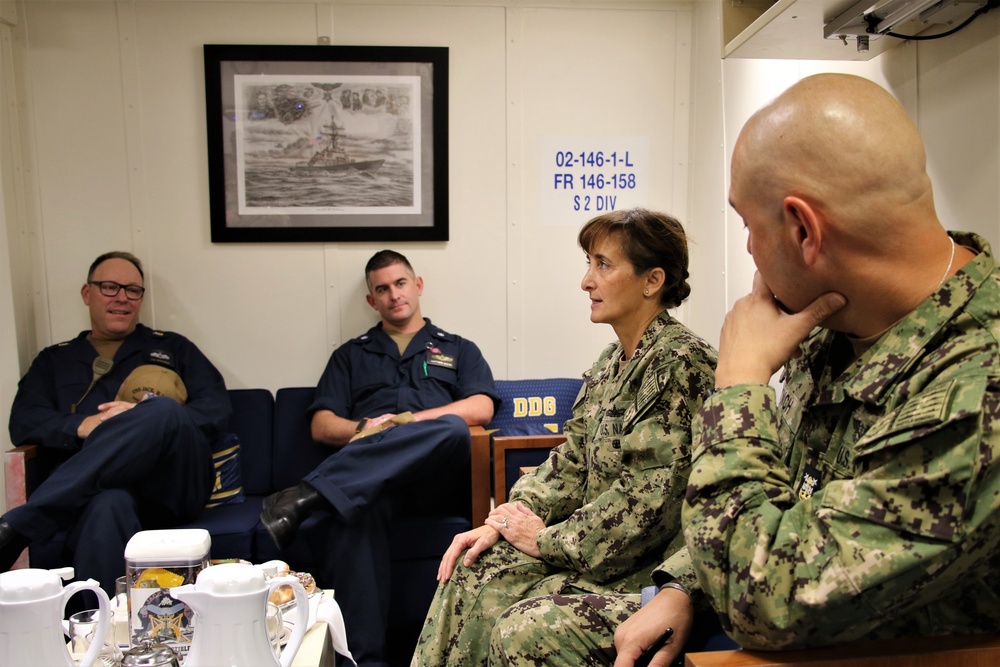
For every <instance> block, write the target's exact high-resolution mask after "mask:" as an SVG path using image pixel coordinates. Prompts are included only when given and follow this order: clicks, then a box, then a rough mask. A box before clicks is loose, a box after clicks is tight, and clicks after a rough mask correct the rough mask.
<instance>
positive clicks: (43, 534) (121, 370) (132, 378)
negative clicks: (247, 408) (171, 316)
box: [0, 252, 232, 601]
mask: <svg viewBox="0 0 1000 667" xmlns="http://www.w3.org/2000/svg"><path fill="white" fill-rule="evenodd" d="M143 278H144V274H143V271H142V263H141V262H140V261H139V259H138V258H136V257H135V256H134V255H132V254H130V253H126V252H109V253H106V254H103V255H101V256H100V257H98V258H97V259H96V260H94V263H93V264H91V266H90V270H89V272H88V274H87V282H86V284H84V285H83V287H82V289H81V290H80V294H81V296H82V297H83V302H84V304H86V305H87V306H88V308H89V309H90V323H91V329H90V330H89V331H83V332H81V333H80V335H78V336H77V337H76V338H74V339H72V340H69V341H66V342H63V343H58V344H57V345H52V346H50V347H48V348H45V349H44V350H42V351H41V352H40V353H39V354H38V356H37V357H36V358H35V360H34V361H33V362H32V364H31V367H30V368H29V369H28V372H27V373H26V374H25V376H24V377H23V378H22V379H21V381H20V383H18V389H17V394H16V395H15V396H14V403H13V406H12V407H11V413H10V436H11V442H13V443H14V445H23V444H28V443H34V444H38V445H40V448H39V450H40V453H39V456H40V457H41V458H42V462H43V465H44V466H45V467H46V468H50V469H51V468H52V467H54V470H53V471H52V473H51V474H50V475H49V476H48V477H47V478H46V479H45V480H44V481H43V482H42V483H41V484H39V486H38V488H36V489H35V490H34V491H33V493H32V495H31V497H30V498H29V499H28V502H27V503H25V504H24V505H20V506H18V507H14V508H12V509H9V510H8V511H7V513H6V514H4V515H3V516H2V517H0V571H6V570H8V569H10V567H11V566H12V565H13V564H14V562H15V561H16V560H17V558H18V556H19V555H20V554H21V551H22V550H23V549H24V548H25V547H26V546H28V545H29V544H31V543H34V544H39V545H41V544H42V543H44V542H45V541H46V540H49V539H50V538H52V537H53V536H54V535H55V534H56V533H58V532H59V531H62V530H65V531H68V535H67V537H66V548H67V551H68V553H66V554H64V556H65V557H66V558H67V559H72V564H73V567H74V569H75V572H76V577H77V578H78V579H80V580H83V579H87V578H93V579H96V580H97V581H99V582H100V584H101V587H102V588H104V590H105V591H107V592H108V593H109V594H111V595H113V594H114V586H115V578H116V577H119V576H121V575H122V574H123V573H124V572H125V562H124V551H125V544H126V542H128V540H129V538H130V537H131V536H132V535H134V534H135V533H136V532H138V531H140V530H148V529H157V528H169V527H172V526H176V525H179V524H182V523H185V522H188V521H191V520H192V519H194V518H195V517H196V516H197V515H198V513H199V512H200V511H201V509H202V508H203V507H204V505H205V503H206V501H207V500H208V498H209V495H210V493H211V491H212V485H213V483H214V471H213V466H212V443H213V441H214V440H215V439H216V438H218V437H220V436H221V435H223V433H224V432H225V430H226V428H227V426H228V422H229V417H230V413H231V412H232V408H231V406H230V403H229V395H228V394H227V393H226V385H225V381H224V380H223V378H222V375H221V374H220V373H219V371H218V370H216V368H215V366H213V365H212V363H211V362H210V361H209V360H208V359H207V358H206V357H205V355H204V354H202V352H201V351H200V350H199V349H198V348H197V347H196V346H195V345H194V343H192V342H191V341H189V340H188V339H187V338H185V337H184V336H182V335H180V334H177V333H172V332H168V331H156V330H153V329H150V328H148V327H146V326H144V325H142V324H140V323H139V310H140V308H141V306H142V300H143V297H144V296H145V288H144V287H143ZM76 599H77V598H76V596H74V601H75V600H76Z"/></svg>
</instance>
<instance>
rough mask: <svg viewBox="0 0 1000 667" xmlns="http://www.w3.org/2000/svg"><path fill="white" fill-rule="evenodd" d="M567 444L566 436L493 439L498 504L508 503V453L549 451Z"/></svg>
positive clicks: (510, 436) (495, 487)
mask: <svg viewBox="0 0 1000 667" xmlns="http://www.w3.org/2000/svg"><path fill="white" fill-rule="evenodd" d="M564 442H566V436H565V435H562V434H556V433H553V434H552V435H506V436H498V437H496V438H493V493H494V496H495V497H496V504H497V505H501V504H503V503H505V502H507V451H508V450H512V449H542V450H549V449H552V448H553V447H557V446H559V445H561V444H562V443H564Z"/></svg>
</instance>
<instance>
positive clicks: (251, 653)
mask: <svg viewBox="0 0 1000 667" xmlns="http://www.w3.org/2000/svg"><path fill="white" fill-rule="evenodd" d="M285 584H289V585H291V587H292V590H293V591H294V593H295V605H296V608H297V609H303V610H307V609H308V608H309V599H308V596H307V595H306V591H305V589H304V588H302V584H301V582H299V580H298V577H294V576H285V577H275V578H273V579H271V580H270V581H267V580H266V579H265V578H264V572H263V571H261V570H260V569H259V568H256V567H254V566H253V565H248V564H245V563H221V564H219V565H212V566H210V567H206V568H205V569H204V570H202V571H201V572H199V573H198V578H197V579H196V580H195V583H193V584H187V585H185V586H178V587H176V588H171V589H170V595H172V596H173V597H175V598H177V599H178V600H180V601H181V602H184V603H186V604H187V605H188V606H190V607H191V609H193V610H194V612H195V620H194V635H193V637H192V638H191V650H190V651H189V652H188V654H187V656H186V657H185V658H184V667H279V666H280V667H290V665H291V664H292V660H293V659H294V658H295V654H296V652H298V650H299V645H300V644H302V638H303V637H304V636H305V634H306V630H307V629H308V628H307V627H306V623H305V622H302V623H296V624H295V629H294V630H293V631H292V636H291V637H290V638H289V640H288V643H287V644H286V645H285V648H284V649H283V650H282V651H281V661H280V662H279V661H278V659H277V658H276V657H275V655H274V650H273V649H272V648H271V642H270V640H269V639H268V636H267V622H266V614H267V599H268V597H269V596H270V595H271V592H272V591H274V589H276V588H278V587H279V586H282V585H285ZM302 618H303V619H305V618H306V616H305V615H303V617H302Z"/></svg>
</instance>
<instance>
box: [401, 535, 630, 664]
mask: <svg viewBox="0 0 1000 667" xmlns="http://www.w3.org/2000/svg"><path fill="white" fill-rule="evenodd" d="M576 578H577V576H576V573H574V572H568V571H566V570H562V569H560V568H556V567H553V566H551V565H549V564H547V563H545V562H544V561H542V560H540V559H538V558H534V557H532V556H528V555H527V554H525V553H522V552H521V551H518V550H517V549H515V548H514V547H512V546H511V545H510V544H509V543H508V542H506V541H504V540H500V541H499V542H497V543H496V544H495V545H493V547H491V548H490V549H488V550H486V551H485V552H484V553H482V554H480V556H479V558H478V559H477V560H476V562H474V563H473V564H472V565H471V566H470V567H465V566H464V565H463V564H462V561H461V559H459V561H458V563H457V564H456V567H455V572H454V573H453V574H452V576H451V579H449V580H448V581H446V582H444V583H442V584H440V585H439V586H438V589H437V592H436V593H435V595H434V600H433V601H432V602H431V606H430V609H429V610H428V612H427V618H426V619H425V620H424V627H423V630H421V632H420V639H419V640H418V641H417V648H416V651H415V652H414V654H413V660H412V662H411V663H410V664H411V667H442V666H444V665H449V666H453V667H459V666H461V667H465V666H471V665H476V666H479V665H485V664H487V657H488V654H489V650H490V633H491V632H492V631H493V624H494V623H495V622H496V621H497V619H498V618H499V617H500V615H501V614H503V613H504V612H505V611H507V609H508V608H509V607H511V606H512V605H514V604H516V603H518V602H520V601H522V600H524V599H526V598H534V597H537V596H546V595H555V594H558V593H565V592H582V591H580V590H579V589H576V588H574V587H573V586H572V583H571V581H572V580H575V579H576ZM635 597H636V601H637V606H638V599H639V598H638V596H635ZM576 664H577V665H579V664H581V663H576ZM595 664H596V663H595Z"/></svg>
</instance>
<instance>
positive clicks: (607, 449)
mask: <svg viewBox="0 0 1000 667" xmlns="http://www.w3.org/2000/svg"><path fill="white" fill-rule="evenodd" d="M621 359H622V347H621V345H620V344H619V343H617V342H616V343H614V344H612V345H609V346H608V347H607V348H606V349H605V350H604V351H603V352H602V354H601V356H600V358H599V359H598V360H597V362H596V363H595V364H594V366H593V367H592V368H591V369H590V371H588V372H587V373H586V374H585V375H584V386H583V389H582V390H581V394H580V396H579V397H578V398H577V401H576V404H575V405H574V406H573V418H572V419H570V420H569V421H567V422H566V425H565V427H564V432H565V435H566V437H567V442H566V443H565V444H563V445H561V446H559V447H557V448H555V449H554V450H553V451H552V453H551V455H550V456H549V458H548V459H547V460H546V461H545V462H544V463H543V464H542V465H541V466H539V468H538V469H537V470H536V471H535V472H534V473H533V474H530V475H525V476H524V477H522V478H521V479H519V480H518V481H517V483H516V484H515V485H514V487H513V489H511V494H510V502H511V503H516V502H521V503H523V504H524V505H526V506H527V507H529V508H531V510H532V511H533V512H534V513H535V514H537V515H538V516H539V517H540V518H541V519H542V520H543V521H544V522H545V525H546V526H547V528H545V529H544V530H542V531H541V532H540V533H539V535H538V548H539V550H540V551H541V554H542V557H541V558H540V559H539V558H533V557H531V556H528V555H526V554H524V553H522V552H521V551H519V550H517V549H515V548H514V547H512V546H511V545H510V544H509V543H508V542H506V541H505V540H503V539H500V541H498V542H497V544H496V545H494V546H493V547H492V548H491V549H488V550H487V551H485V552H484V553H483V554H481V555H480V557H479V558H478V559H477V560H476V562H475V563H473V565H472V566H471V567H465V566H464V565H463V564H462V562H461V559H460V560H459V561H458V563H457V564H456V569H455V572H454V574H453V575H452V577H451V579H450V580H449V581H447V582H445V583H443V584H442V585H440V586H439V588H438V590H437V594H436V595H435V598H434V601H433V602H432V604H431V608H430V610H429V611H428V614H427V619H426V620H425V622H424V628H423V631H422V632H421V635H420V640H419V642H418V644H417V649H416V653H415V654H414V656H413V662H412V664H413V665H414V666H415V667H426V666H428V665H446V664H447V665H481V664H485V663H486V657H487V653H488V649H489V637H490V631H491V629H492V627H493V623H494V621H495V620H496V618H497V617H498V616H499V615H500V614H501V613H502V612H503V611H504V610H505V609H506V608H507V607H509V606H510V605H512V604H514V603H515V602H518V601H519V600H522V599H524V598H526V597H531V596H536V595H546V594H553V593H558V592H561V591H571V592H586V591H590V592H607V591H617V592H630V593H638V592H639V590H640V589H641V588H642V586H644V585H646V584H648V583H649V576H650V572H651V571H652V570H653V568H655V567H656V566H657V565H658V564H659V563H660V562H661V561H662V560H663V558H664V556H665V554H667V553H672V552H673V551H674V550H676V549H678V548H679V547H680V546H681V545H682V544H683V537H682V535H681V533H680V530H679V528H680V506H681V501H682V499H683V495H684V490H685V488H686V486H687V476H688V473H689V472H690V441H691V440H690V438H691V435H690V432H691V419H692V416H693V415H694V413H695V412H697V410H698V408H699V407H700V405H701V401H702V399H703V397H704V396H706V395H708V393H709V392H711V390H712V388H713V387H714V385H715V379H714V368H715V361H716V359H715V351H714V350H713V349H712V348H711V347H710V346H709V345H708V344H707V343H705V342H704V341H703V340H701V339H700V338H698V337H697V336H695V335H694V334H693V333H691V332H690V331H689V330H687V329H686V328H685V327H684V326H683V325H681V324H680V323H679V322H677V321H676V320H675V319H673V318H671V317H670V316H669V315H668V314H667V313H666V312H665V311H664V312H663V313H662V314H660V315H659V316H657V318H656V319H654V320H653V322H652V323H651V324H650V325H649V327H648V328H647V329H646V331H645V333H644V334H643V336H642V339H641V340H640V342H639V345H638V348H637V349H636V353H635V355H634V357H633V358H632V360H630V361H629V362H628V363H627V364H626V365H625V367H624V368H623V369H621V370H619V362H620V360H621Z"/></svg>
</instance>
